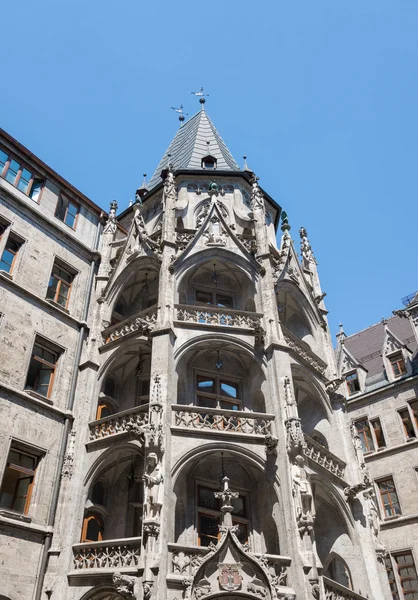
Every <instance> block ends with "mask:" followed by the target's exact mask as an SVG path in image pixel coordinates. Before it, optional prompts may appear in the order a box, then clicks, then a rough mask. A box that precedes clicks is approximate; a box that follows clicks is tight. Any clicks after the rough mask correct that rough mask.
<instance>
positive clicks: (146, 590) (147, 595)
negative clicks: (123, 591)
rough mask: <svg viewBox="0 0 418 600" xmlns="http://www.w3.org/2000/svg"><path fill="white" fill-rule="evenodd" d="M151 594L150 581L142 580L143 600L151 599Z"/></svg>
mask: <svg viewBox="0 0 418 600" xmlns="http://www.w3.org/2000/svg"><path fill="white" fill-rule="evenodd" d="M151 596H152V581H143V582H142V598H143V600H151Z"/></svg>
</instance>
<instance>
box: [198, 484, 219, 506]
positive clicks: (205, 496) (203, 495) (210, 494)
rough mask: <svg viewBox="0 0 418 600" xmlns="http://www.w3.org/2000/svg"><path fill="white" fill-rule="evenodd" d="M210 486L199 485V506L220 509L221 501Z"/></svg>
mask: <svg viewBox="0 0 418 600" xmlns="http://www.w3.org/2000/svg"><path fill="white" fill-rule="evenodd" d="M216 491H217V490H212V489H210V488H205V487H199V491H198V503H199V506H203V507H204V508H212V509H213V510H219V501H218V500H217V499H216V498H215V492H216Z"/></svg>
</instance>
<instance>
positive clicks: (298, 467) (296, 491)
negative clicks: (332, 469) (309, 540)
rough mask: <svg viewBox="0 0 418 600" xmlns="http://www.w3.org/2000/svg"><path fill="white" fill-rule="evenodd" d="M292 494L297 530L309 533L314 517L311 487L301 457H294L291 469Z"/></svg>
mask: <svg viewBox="0 0 418 600" xmlns="http://www.w3.org/2000/svg"><path fill="white" fill-rule="evenodd" d="M291 473H292V493H293V497H294V498H295V505H296V519H297V521H298V526H299V528H303V529H304V530H307V531H310V530H311V529H312V527H313V523H314V516H313V514H312V499H313V494H312V486H311V482H310V480H309V476H308V473H307V472H306V469H305V459H304V457H303V456H301V455H297V456H296V457H295V463H294V464H293V465H292V467H291Z"/></svg>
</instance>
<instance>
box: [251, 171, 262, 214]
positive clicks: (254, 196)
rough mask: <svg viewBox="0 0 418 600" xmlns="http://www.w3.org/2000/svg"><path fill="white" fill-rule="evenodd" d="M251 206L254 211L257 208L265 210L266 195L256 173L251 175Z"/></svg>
mask: <svg viewBox="0 0 418 600" xmlns="http://www.w3.org/2000/svg"><path fill="white" fill-rule="evenodd" d="M250 181H251V185H252V190H251V208H252V210H253V211H255V210H264V196H263V193H262V191H261V189H260V186H259V185H258V177H257V176H256V174H255V173H253V174H252V175H251V179H250Z"/></svg>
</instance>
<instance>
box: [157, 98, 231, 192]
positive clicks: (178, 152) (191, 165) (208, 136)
mask: <svg viewBox="0 0 418 600" xmlns="http://www.w3.org/2000/svg"><path fill="white" fill-rule="evenodd" d="M208 155H210V156H213V157H214V158H215V159H216V161H217V169H218V170H220V171H239V170H240V168H239V166H238V164H237V163H236V162H235V159H234V157H233V156H232V154H231V153H230V151H229V150H228V147H227V146H226V144H225V142H224V141H223V139H222V138H221V136H220V135H219V132H218V130H217V129H216V127H215V125H214V124H213V123H212V121H211V119H210V118H209V116H208V114H207V112H206V111H205V109H204V108H203V106H202V109H201V110H199V112H197V113H196V114H195V115H193V116H192V117H191V118H190V119H189V120H188V121H186V122H185V123H183V124H182V125H181V127H180V128H179V129H178V131H177V133H176V135H175V136H174V138H173V141H172V142H171V144H170V145H169V147H168V148H167V150H166V152H165V153H164V156H163V157H162V159H161V161H160V163H159V165H158V167H157V169H156V170H155V172H154V174H153V176H152V177H151V179H150V181H149V183H148V189H149V190H151V189H152V188H154V187H155V186H156V185H158V184H159V183H160V182H161V171H162V170H163V169H165V168H166V167H167V164H168V163H169V162H170V163H172V165H173V166H174V169H175V170H177V169H201V168H202V158H204V157H205V156H208Z"/></svg>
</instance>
